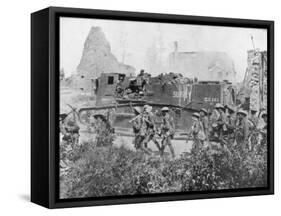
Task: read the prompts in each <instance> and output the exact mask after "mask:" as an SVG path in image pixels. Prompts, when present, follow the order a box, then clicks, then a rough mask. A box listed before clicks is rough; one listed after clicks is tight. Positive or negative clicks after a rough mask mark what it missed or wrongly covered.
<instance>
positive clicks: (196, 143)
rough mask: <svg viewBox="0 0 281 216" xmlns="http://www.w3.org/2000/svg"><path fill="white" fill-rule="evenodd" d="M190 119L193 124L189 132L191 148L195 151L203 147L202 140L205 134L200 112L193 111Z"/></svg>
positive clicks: (204, 138)
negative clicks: (191, 142)
mask: <svg viewBox="0 0 281 216" xmlns="http://www.w3.org/2000/svg"><path fill="white" fill-rule="evenodd" d="M192 120H193V124H192V127H191V131H190V132H189V134H190V135H191V137H192V139H193V145H192V149H193V151H195V153H197V152H199V150H200V149H201V148H202V147H203V144H204V141H205V140H206V136H205V133H204V127H203V124H202V122H201V121H200V114H199V113H197V112H196V113H193V115H192Z"/></svg>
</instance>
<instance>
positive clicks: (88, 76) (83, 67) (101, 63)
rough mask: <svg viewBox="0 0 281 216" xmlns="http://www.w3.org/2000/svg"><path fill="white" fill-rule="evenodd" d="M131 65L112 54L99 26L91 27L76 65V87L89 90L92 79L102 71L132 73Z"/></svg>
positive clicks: (133, 70)
mask: <svg viewBox="0 0 281 216" xmlns="http://www.w3.org/2000/svg"><path fill="white" fill-rule="evenodd" d="M134 72H135V69H134V68H133V67H132V66H129V65H125V64H123V63H119V62H118V60H117V58H116V57H115V56H114V55H113V54H112V52H111V47H110V44H109V42H108V41H107V39H106V36H105V34H104V33H103V31H102V29H101V28H100V27H92V28H91V29H90V32H89V34H88V36H87V38H86V40H85V43H84V49H83V53H82V57H81V60H80V63H79V65H78V67H77V75H76V80H75V81H76V82H75V83H76V87H77V88H79V89H81V90H84V91H90V90H91V89H92V85H93V80H94V79H96V78H98V77H99V76H100V75H101V74H102V73H124V74H127V75H129V74H130V75H131V74H134Z"/></svg>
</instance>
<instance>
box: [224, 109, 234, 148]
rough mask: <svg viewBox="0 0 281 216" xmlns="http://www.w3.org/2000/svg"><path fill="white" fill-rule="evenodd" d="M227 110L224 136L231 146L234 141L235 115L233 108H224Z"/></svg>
mask: <svg viewBox="0 0 281 216" xmlns="http://www.w3.org/2000/svg"><path fill="white" fill-rule="evenodd" d="M225 108H226V110H227V116H226V129H227V131H226V133H225V134H226V135H227V139H228V141H229V142H230V143H231V144H233V143H234V140H235V129H236V113H235V108H234V107H232V106H229V105H226V106H225Z"/></svg>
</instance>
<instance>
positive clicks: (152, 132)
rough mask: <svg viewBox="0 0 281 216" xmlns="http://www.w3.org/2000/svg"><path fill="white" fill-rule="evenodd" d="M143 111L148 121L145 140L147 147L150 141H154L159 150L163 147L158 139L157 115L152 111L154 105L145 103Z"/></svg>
mask: <svg viewBox="0 0 281 216" xmlns="http://www.w3.org/2000/svg"><path fill="white" fill-rule="evenodd" d="M143 113H144V117H145V119H146V123H147V134H146V138H145V140H144V143H145V147H146V148H147V144H148V143H149V142H150V141H153V142H154V144H155V145H156V147H157V148H158V150H159V151H160V150H161V147H160V144H159V142H158V140H157V139H156V125H155V116H154V114H153V113H152V107H151V106H149V105H145V106H144V107H143Z"/></svg>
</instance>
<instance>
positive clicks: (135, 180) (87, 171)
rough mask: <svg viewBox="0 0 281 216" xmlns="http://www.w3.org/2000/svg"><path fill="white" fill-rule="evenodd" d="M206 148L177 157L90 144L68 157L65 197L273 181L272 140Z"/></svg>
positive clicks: (256, 184) (64, 173) (257, 184)
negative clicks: (269, 150) (269, 148)
mask: <svg viewBox="0 0 281 216" xmlns="http://www.w3.org/2000/svg"><path fill="white" fill-rule="evenodd" d="M238 147H239V145H236V146H225V147H220V146H219V145H218V146H217V145H214V146H212V147H207V148H202V149H200V151H199V152H197V153H195V152H193V151H192V152H191V153H186V154H183V155H182V156H181V157H179V158H178V159H175V160H168V159H165V158H160V157H149V156H147V155H145V154H143V153H141V152H133V151H131V150H128V149H125V148H123V147H121V148H115V147H113V146H112V145H105V146H97V145H93V144H90V143H85V144H84V145H82V146H81V147H79V148H76V149H74V150H73V154H72V156H71V157H69V158H67V159H66V158H62V160H63V161H62V162H63V164H66V165H65V167H67V169H65V168H62V169H61V170H63V171H61V176H60V178H61V179H60V180H61V182H60V183H61V197H62V198H77V197H98V196H114V195H133V194H147V193H163V192H181V191H202V190H220V189H233V188H246V187H247V188H248V187H262V186H266V185H267V157H266V156H267V153H266V143H263V144H260V146H259V147H258V148H254V149H253V150H252V151H247V150H246V149H241V148H238Z"/></svg>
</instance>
